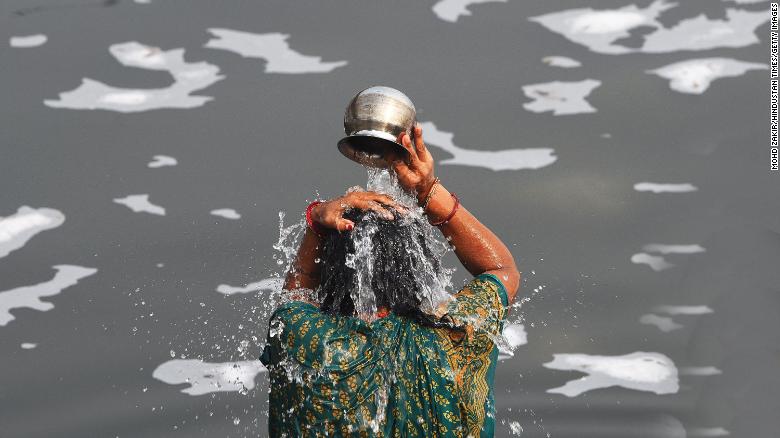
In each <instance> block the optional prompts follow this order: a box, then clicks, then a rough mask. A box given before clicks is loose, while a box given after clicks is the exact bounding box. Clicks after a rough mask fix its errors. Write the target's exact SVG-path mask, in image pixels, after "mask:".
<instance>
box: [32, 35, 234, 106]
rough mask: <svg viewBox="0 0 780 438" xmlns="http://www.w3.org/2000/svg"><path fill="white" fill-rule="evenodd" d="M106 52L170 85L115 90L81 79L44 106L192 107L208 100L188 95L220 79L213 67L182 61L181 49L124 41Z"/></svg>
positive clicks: (214, 66)
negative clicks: (159, 74)
mask: <svg viewBox="0 0 780 438" xmlns="http://www.w3.org/2000/svg"><path fill="white" fill-rule="evenodd" d="M109 52H110V53H111V55H112V56H114V58H116V59H117V60H118V61H119V62H120V63H121V64H122V65H125V66H128V67H137V68H143V69H147V70H159V71H166V72H168V73H170V74H171V76H172V77H173V79H174V82H173V83H172V84H171V85H170V86H168V87H165V88H148V89H147V88H118V87H112V86H110V85H106V84H104V83H102V82H99V81H96V80H94V79H89V78H84V79H82V82H81V85H80V86H79V87H78V88H76V89H74V90H71V91H66V92H63V93H60V96H59V99H57V100H54V99H47V100H44V101H43V102H44V103H45V104H46V106H49V107H52V108H68V109H83V110H96V109H102V110H109V111H118V112H123V113H129V112H139V111H149V110H153V109H160V108H195V107H199V106H202V105H204V104H205V103H206V102H208V101H210V100H211V99H212V98H211V97H208V96H194V95H191V93H193V92H195V91H198V90H202V89H204V88H206V87H208V86H210V85H212V84H214V83H215V82H217V81H219V80H221V79H223V78H224V76H221V75H220V74H219V67H217V66H216V65H213V64H209V63H207V62H186V61H184V49H173V50H167V51H163V50H160V48H158V47H151V46H146V45H143V44H141V43H138V42H126V43H120V44H114V45H112V46H110V47H109Z"/></svg>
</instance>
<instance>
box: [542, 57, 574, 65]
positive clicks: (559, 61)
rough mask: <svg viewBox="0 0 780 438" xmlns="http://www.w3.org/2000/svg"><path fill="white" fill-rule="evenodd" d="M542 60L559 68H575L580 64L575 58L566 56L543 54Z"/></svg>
mask: <svg viewBox="0 0 780 438" xmlns="http://www.w3.org/2000/svg"><path fill="white" fill-rule="evenodd" d="M542 62H543V63H545V64H547V65H549V66H552V67H561V68H577V67H581V66H582V63H581V62H579V61H577V60H576V59H572V58H567V57H566V56H545V57H544V58H542Z"/></svg>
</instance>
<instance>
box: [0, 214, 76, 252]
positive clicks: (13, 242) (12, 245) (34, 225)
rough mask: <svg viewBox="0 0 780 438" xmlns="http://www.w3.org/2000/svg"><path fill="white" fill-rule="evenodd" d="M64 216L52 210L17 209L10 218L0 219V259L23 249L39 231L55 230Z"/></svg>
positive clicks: (63, 220) (63, 219)
mask: <svg viewBox="0 0 780 438" xmlns="http://www.w3.org/2000/svg"><path fill="white" fill-rule="evenodd" d="M63 222H65V215H64V214H62V212H61V211H59V210H55V209H53V208H32V207H28V206H26V205H23V206H21V207H19V209H18V210H17V211H16V213H14V214H12V215H11V216H6V217H0V258H2V257H5V256H7V255H8V254H9V253H10V252H11V251H15V250H17V249H19V248H21V247H23V246H24V245H25V244H26V243H27V241H29V240H30V239H32V238H33V236H35V235H36V234H38V233H40V232H41V231H45V230H50V229H52V228H57V227H59V226H60V225H62V223H63Z"/></svg>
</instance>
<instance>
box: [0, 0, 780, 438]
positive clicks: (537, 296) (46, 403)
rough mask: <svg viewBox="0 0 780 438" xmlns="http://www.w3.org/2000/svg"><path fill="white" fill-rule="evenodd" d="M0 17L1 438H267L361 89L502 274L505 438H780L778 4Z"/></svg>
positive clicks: (194, 4)
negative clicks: (515, 278)
mask: <svg viewBox="0 0 780 438" xmlns="http://www.w3.org/2000/svg"><path fill="white" fill-rule="evenodd" d="M0 12H1V14H0V23H1V24H0V29H1V30H2V31H1V32H2V35H3V40H2V41H0V53H2V75H1V76H0V79H1V81H0V84H1V85H0V87H2V95H3V104H2V105H0V111H2V117H1V120H3V125H2V129H0V188H2V189H0V354H2V360H0V376H2V377H0V426H2V432H1V433H0V435H1V436H3V437H6V436H8V437H25V438H26V437H33V438H35V437H55V436H56V437H92V436H94V437H176V436H182V437H200V436H203V437H249V436H265V431H266V418H267V414H266V411H267V408H268V407H267V389H268V382H267V377H266V375H265V370H264V369H263V367H262V365H261V364H259V363H258V361H257V360H256V359H257V356H258V354H259V352H260V350H261V348H262V343H263V339H264V338H265V336H266V330H267V323H266V318H267V315H268V312H269V311H270V310H271V308H272V307H273V300H272V299H271V298H272V297H273V295H274V291H275V290H277V289H278V288H279V285H280V280H279V279H278V276H279V275H280V273H281V272H282V270H283V268H284V266H285V264H286V262H287V259H288V257H289V256H290V255H291V248H292V247H293V246H292V242H293V241H294V238H295V237H296V235H297V233H299V232H300V230H301V226H300V220H301V214H302V211H303V209H304V208H305V207H306V205H307V204H308V202H310V201H311V200H313V199H315V198H316V197H318V196H322V197H332V196H337V195H339V194H341V193H343V192H344V191H345V190H346V189H347V188H349V187H351V186H355V185H361V186H364V187H365V185H366V182H367V181H366V172H365V170H364V169H363V168H361V167H360V166H358V165H355V164H354V163H352V162H350V161H348V160H346V159H344V158H343V157H342V156H341V155H340V154H339V153H338V152H337V149H336V146H335V145H336V142H337V141H338V139H339V138H340V137H341V136H342V132H343V131H342V116H343V109H344V107H345V105H346V103H347V102H348V100H349V98H350V97H351V96H352V95H354V93H355V92H357V91H358V90H360V89H363V88H366V87H368V86H370V85H380V84H381V85H388V86H392V87H395V88H398V89H400V90H402V91H404V92H405V93H406V94H408V95H409V96H410V97H411V98H412V100H413V101H414V102H415V105H416V106H417V109H418V117H419V120H420V121H421V122H422V123H423V127H424V137H425V139H426V140H427V143H428V145H429V148H430V149H431V151H432V153H433V155H434V158H435V159H436V161H437V175H438V176H440V177H441V179H442V181H443V182H444V183H445V184H446V186H447V187H448V188H449V189H450V190H451V191H454V192H456V193H457V194H458V196H459V197H460V199H461V200H462V202H463V204H464V205H466V206H467V207H468V208H469V210H470V211H472V212H473V213H474V214H475V215H476V216H477V217H478V218H480V219H481V220H482V221H483V222H484V223H486V224H487V225H488V226H490V227H491V228H492V229H493V230H494V231H495V232H496V233H497V234H498V235H499V236H500V237H502V239H504V241H505V242H506V243H507V245H508V246H509V247H510V249H511V250H512V252H513V254H514V256H515V258H516V260H517V261H518V265H519V268H520V270H521V271H522V273H523V283H522V286H521V290H520V293H519V295H518V297H519V298H520V297H522V300H523V302H522V305H521V306H519V308H517V309H515V310H516V312H514V314H513V317H512V318H513V319H512V323H513V324H512V325H510V326H509V327H508V330H507V331H505V333H504V335H505V337H506V339H507V341H508V342H509V343H511V344H512V345H514V346H516V348H515V350H514V351H513V352H511V353H510V352H506V353H504V354H502V360H501V362H500V364H499V367H498V370H497V373H496V406H497V413H496V415H497V418H496V420H497V421H496V424H497V431H496V436H499V437H510V436H523V437H546V436H549V437H555V438H558V437H561V438H562V437H573V438H579V437H675V438H677V437H717V436H732V437H771V436H776V435H777V430H778V428H780V419H779V418H778V416H777V414H776V413H777V412H778V410H780V402H779V401H778V398H777V394H778V393H780V378H778V376H777V369H778V365H780V364H779V363H778V353H777V346H778V345H780V286H778V285H780V271H778V269H777V266H780V234H778V232H780V219H778V218H779V217H780V202H779V201H780V196H778V188H779V186H780V184H778V178H779V177H780V174H778V173H777V172H774V173H772V172H770V171H769V153H768V138H767V137H768V114H767V113H768V111H767V108H768V96H767V94H768V93H767V92H766V90H767V88H768V87H767V86H766V85H767V82H766V81H767V76H768V74H769V72H768V70H767V68H768V64H767V63H768V47H769V17H770V15H769V3H768V2H764V1H751V0H737V1H717V0H706V1H705V0H695V1H686V2H680V3H679V4H676V3H672V2H664V1H642V2H635V3H631V2H630V1H611V0H610V1H606V0H605V1H600V2H576V1H573V0H570V1H548V2H533V3H529V2H520V1H516V0H510V1H505V2H504V1H500V0H494V1H490V0H486V1H485V0H483V1H481V2H480V1H469V0H460V1H458V0H443V1H438V2H437V1H430V2H423V3H421V2H404V3H403V4H401V3H396V2H374V3H372V4H367V2H360V3H358V2H343V1H339V2H314V1H304V2H295V3H291V2H282V1H271V2H264V3H262V4H261V3H254V2H210V1H201V0H191V1H187V2H184V1H174V0H145V1H141V0H136V1H129V0H122V1H88V0H83V1H80V0H73V1H68V2H62V1H43V0H40V1H36V2H31V1H21V0H7V1H5V2H3V3H2V5H0ZM280 212H282V214H281V215H280ZM280 231H281V233H280ZM275 248H276V249H275ZM445 264H446V265H447V266H449V267H453V268H454V267H457V266H459V265H458V263H457V260H456V259H455V258H454V256H453V255H452V253H449V254H448V255H447V256H446V257H445ZM467 279H468V277H467V273H466V272H465V271H464V270H463V269H462V268H458V269H456V270H455V272H454V274H453V277H452V284H453V286H454V287H455V288H457V287H458V286H459V285H462V284H463V283H464V282H465V281H466V280H467Z"/></svg>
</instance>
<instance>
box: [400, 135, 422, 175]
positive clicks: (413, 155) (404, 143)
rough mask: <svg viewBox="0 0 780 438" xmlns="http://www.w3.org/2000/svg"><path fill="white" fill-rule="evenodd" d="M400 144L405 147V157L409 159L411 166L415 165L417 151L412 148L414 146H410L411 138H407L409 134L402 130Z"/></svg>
mask: <svg viewBox="0 0 780 438" xmlns="http://www.w3.org/2000/svg"><path fill="white" fill-rule="evenodd" d="M401 146H403V147H404V149H406V152H407V153H408V156H407V159H408V160H409V164H410V165H411V166H412V167H415V166H416V165H417V163H418V161H419V160H418V159H417V152H416V151H415V150H414V146H412V140H411V139H410V138H409V135H408V134H407V133H405V132H404V136H403V137H402V138H401Z"/></svg>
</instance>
